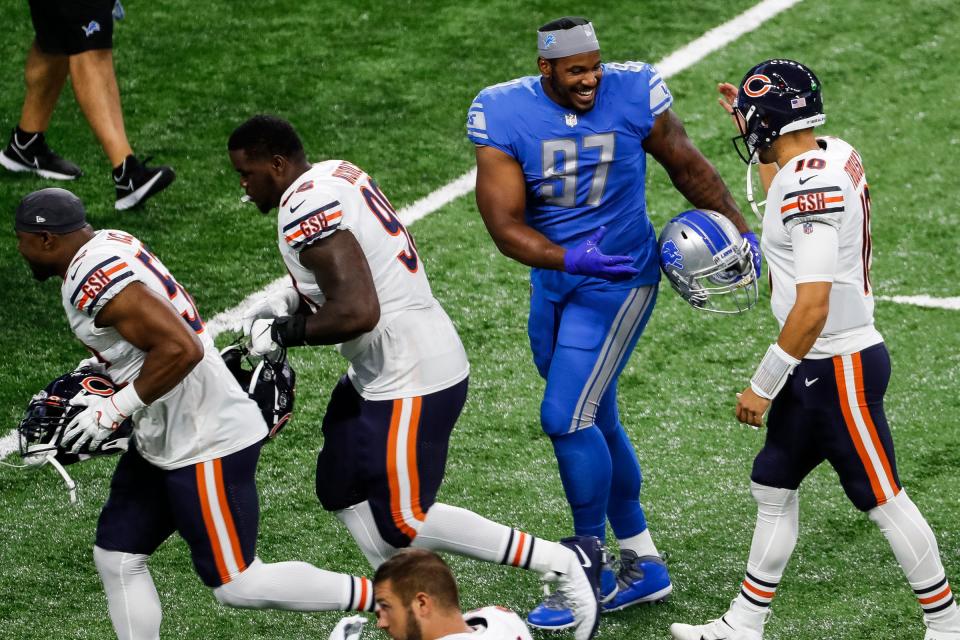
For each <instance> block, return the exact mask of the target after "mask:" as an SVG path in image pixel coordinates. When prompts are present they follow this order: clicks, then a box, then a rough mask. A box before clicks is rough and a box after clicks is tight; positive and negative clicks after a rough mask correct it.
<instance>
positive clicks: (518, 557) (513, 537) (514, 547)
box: [500, 529, 537, 569]
mask: <svg viewBox="0 0 960 640" xmlns="http://www.w3.org/2000/svg"><path fill="white" fill-rule="evenodd" d="M536 542H537V539H536V538H535V537H533V536H532V535H530V534H529V533H524V532H523V531H518V530H517V529H511V530H510V537H509V538H508V539H507V548H506V550H505V551H504V552H503V558H501V559H500V564H509V565H510V566H512V567H522V568H523V569H529V568H530V560H531V559H532V558H533V547H534V545H535V544H536Z"/></svg>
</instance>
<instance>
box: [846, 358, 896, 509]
mask: <svg viewBox="0 0 960 640" xmlns="http://www.w3.org/2000/svg"><path fill="white" fill-rule="evenodd" d="M851 358H852V360H853V379H854V381H855V382H856V387H855V390H856V393H857V408H858V409H859V410H860V416H861V417H862V418H863V422H864V424H866V425H867V433H869V434H870V440H871V442H873V448H874V449H876V450H877V457H878V458H880V466H882V467H883V472H884V474H885V475H886V476H887V482H888V483H889V484H890V486H891V487H892V488H893V496H890V497H891V498H892V497H894V496H896V495H897V494H898V493H900V487H899V486H897V481H896V479H895V478H894V477H893V469H892V468H891V466H890V460H889V458H887V451H886V449H884V448H883V443H882V442H880V436H879V435H878V434H877V425H875V424H874V423H873V416H871V415H870V407H868V406H867V396H866V393H865V392H864V384H863V363H862V361H861V360H860V353H859V352H857V353H855V354H853V356H851ZM888 499H889V498H885V499H884V500H883V501H882V502H881V504H883V502H886V500H888Z"/></svg>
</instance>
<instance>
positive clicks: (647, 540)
mask: <svg viewBox="0 0 960 640" xmlns="http://www.w3.org/2000/svg"><path fill="white" fill-rule="evenodd" d="M617 545H618V546H619V547H620V553H623V551H624V550H625V549H627V550H630V551H633V552H634V553H635V554H637V555H638V556H659V555H660V552H659V551H657V546H656V545H655V544H653V538H651V537H650V529H649V528H648V529H644V530H643V531H641V532H640V533H638V534H637V535H635V536H630V537H629V538H623V539H622V540H621V539H619V538H618V539H617Z"/></svg>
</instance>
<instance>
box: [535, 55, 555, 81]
mask: <svg viewBox="0 0 960 640" xmlns="http://www.w3.org/2000/svg"><path fill="white" fill-rule="evenodd" d="M537 66H538V67H539V68H540V74H541V75H542V76H543V77H544V78H549V77H550V76H552V75H553V65H552V64H551V63H550V61H549V60H547V59H546V58H537Z"/></svg>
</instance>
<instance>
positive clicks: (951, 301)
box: [877, 296, 960, 311]
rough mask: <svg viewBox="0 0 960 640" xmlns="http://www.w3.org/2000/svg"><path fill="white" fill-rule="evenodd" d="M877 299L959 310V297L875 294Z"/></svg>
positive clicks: (931, 307)
mask: <svg viewBox="0 0 960 640" xmlns="http://www.w3.org/2000/svg"><path fill="white" fill-rule="evenodd" d="M877 300H883V301H884V302H896V303H897V304H912V305H914V306H917V307H928V308H930V309H949V310H951V311H960V297H957V298H934V297H933V296H877Z"/></svg>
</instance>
